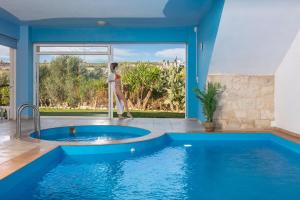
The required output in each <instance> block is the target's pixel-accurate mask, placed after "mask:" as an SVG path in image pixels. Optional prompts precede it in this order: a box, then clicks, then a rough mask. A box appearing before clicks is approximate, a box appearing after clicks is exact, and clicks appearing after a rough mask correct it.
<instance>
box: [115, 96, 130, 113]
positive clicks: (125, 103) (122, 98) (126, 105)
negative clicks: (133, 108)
mask: <svg viewBox="0 0 300 200" xmlns="http://www.w3.org/2000/svg"><path fill="white" fill-rule="evenodd" d="M116 95H117V97H118V98H119V99H120V100H122V101H123V102H124V106H125V111H126V112H127V116H128V117H131V118H132V115H131V113H130V112H129V108H128V102H127V100H126V98H125V96H124V94H123V93H122V91H120V90H116Z"/></svg>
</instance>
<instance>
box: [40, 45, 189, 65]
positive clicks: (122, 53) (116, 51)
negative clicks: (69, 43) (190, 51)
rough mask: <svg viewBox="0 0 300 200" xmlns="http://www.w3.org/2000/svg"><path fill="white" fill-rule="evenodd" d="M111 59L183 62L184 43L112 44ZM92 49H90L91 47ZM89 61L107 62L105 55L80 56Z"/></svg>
mask: <svg viewBox="0 0 300 200" xmlns="http://www.w3.org/2000/svg"><path fill="white" fill-rule="evenodd" d="M112 48H113V61H115V62H122V61H131V62H134V61H151V62H156V61H162V60H170V61H172V60H174V59H175V58H176V57H177V58H178V59H179V60H181V61H183V62H185V60H186V59H185V58H186V48H185V44H113V45H112ZM91 50H92V49H91ZM80 57H81V58H82V59H84V60H86V61H87V62H90V63H100V62H101V63H102V62H107V56H99V55H87V56H80ZM52 58H53V56H49V55H47V56H45V55H44V56H41V57H40V62H43V61H45V60H46V61H50V60H51V59H52Z"/></svg>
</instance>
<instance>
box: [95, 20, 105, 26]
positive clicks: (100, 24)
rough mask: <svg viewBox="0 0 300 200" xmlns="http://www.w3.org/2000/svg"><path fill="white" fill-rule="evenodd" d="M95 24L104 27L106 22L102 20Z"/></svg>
mask: <svg viewBox="0 0 300 200" xmlns="http://www.w3.org/2000/svg"><path fill="white" fill-rule="evenodd" d="M96 24H97V26H105V25H106V24H107V22H106V21H103V20H98V21H97V22H96Z"/></svg>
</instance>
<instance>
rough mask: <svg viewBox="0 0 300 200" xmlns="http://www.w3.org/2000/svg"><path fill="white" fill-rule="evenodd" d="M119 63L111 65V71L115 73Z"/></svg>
mask: <svg viewBox="0 0 300 200" xmlns="http://www.w3.org/2000/svg"><path fill="white" fill-rule="evenodd" d="M118 65H119V64H118V63H111V64H110V71H111V72H115V70H116V68H117V67H118Z"/></svg>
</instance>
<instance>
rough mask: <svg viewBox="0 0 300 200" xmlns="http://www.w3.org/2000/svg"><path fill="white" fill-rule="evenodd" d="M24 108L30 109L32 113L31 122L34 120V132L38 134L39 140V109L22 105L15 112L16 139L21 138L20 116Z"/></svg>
mask: <svg viewBox="0 0 300 200" xmlns="http://www.w3.org/2000/svg"><path fill="white" fill-rule="evenodd" d="M25 108H32V110H33V111H34V112H33V120H34V131H35V132H37V133H38V137H39V138H40V136H41V132H40V128H41V121H40V111H39V108H38V107H37V106H35V105H32V104H27V103H25V104H22V105H21V106H20V107H19V108H18V110H17V137H19V138H21V114H22V111H23V110H24V109H25Z"/></svg>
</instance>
